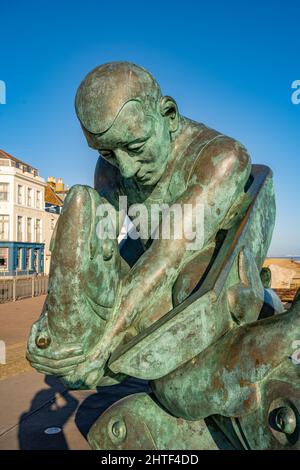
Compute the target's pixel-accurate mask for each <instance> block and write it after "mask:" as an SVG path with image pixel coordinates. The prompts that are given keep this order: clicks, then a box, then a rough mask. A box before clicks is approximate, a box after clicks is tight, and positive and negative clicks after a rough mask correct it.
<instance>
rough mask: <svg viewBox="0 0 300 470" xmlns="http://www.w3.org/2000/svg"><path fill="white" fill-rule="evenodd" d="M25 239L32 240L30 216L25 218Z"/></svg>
mask: <svg viewBox="0 0 300 470" xmlns="http://www.w3.org/2000/svg"><path fill="white" fill-rule="evenodd" d="M27 241H28V242H32V218H31V217H28V218H27Z"/></svg>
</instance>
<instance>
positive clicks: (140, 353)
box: [27, 62, 300, 449]
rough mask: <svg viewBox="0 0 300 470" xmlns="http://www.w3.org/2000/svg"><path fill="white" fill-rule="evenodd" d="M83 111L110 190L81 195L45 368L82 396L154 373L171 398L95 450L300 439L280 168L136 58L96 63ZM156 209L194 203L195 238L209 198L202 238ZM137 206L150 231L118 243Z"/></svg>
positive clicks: (142, 405) (96, 438)
mask: <svg viewBox="0 0 300 470" xmlns="http://www.w3.org/2000/svg"><path fill="white" fill-rule="evenodd" d="M76 112H77V116H78V118H79V121H80V124H81V127H82V130H83V133H84V135H85V138H86V140H87V143H88V145H89V146H90V147H92V148H93V149H95V150H96V151H97V152H98V154H99V157H98V162H97V165H96V171H95V184H94V186H95V188H94V189H92V188H90V187H88V186H80V185H76V186H74V187H73V188H72V189H71V190H70V192H69V194H68V196H67V198H66V201H65V205H64V208H63V212H62V215H61V216H60V219H59V221H58V223H57V227H56V233H55V235H54V237H53V240H52V261H51V273H50V282H49V293H48V296H47V299H46V302H45V305H44V309H43V312H42V315H41V317H40V319H39V320H38V321H37V322H36V323H35V324H34V325H33V327H32V329H31V333H30V336H29V340H28V351H27V357H28V359H29V361H30V362H31V364H32V365H33V366H34V367H35V368H36V369H37V370H39V371H40V372H43V373H46V374H54V375H56V376H58V377H60V379H61V380H62V381H63V383H64V384H65V385H66V386H67V387H69V388H75V389H76V388H95V387H96V386H104V385H107V384H117V383H119V382H120V381H122V380H123V379H124V378H125V377H127V376H133V377H139V378H142V379H147V380H150V381H151V384H152V389H153V394H154V395H155V400H154V399H153V397H154V396H153V395H152V396H151V395H150V396H147V395H134V396H132V397H130V398H126V399H124V400H122V401H121V402H119V403H117V404H115V405H113V406H112V407H111V408H110V409H109V410H108V411H107V412H105V413H104V414H103V415H102V416H101V417H100V418H99V420H98V421H97V422H96V423H95V425H94V426H93V428H92V429H91V431H90V433H89V442H90V444H91V446H92V447H93V448H95V449H115V448H117V449H138V448H144V449H154V448H157V449H168V448H169V449H197V448H199V449H200V448H205V449H212V448H232V447H233V448H249V449H259V448H262V449H269V448H298V447H299V432H300V428H299V409H300V407H299V406H300V402H299V365H298V364H299V361H298V360H297V355H296V356H295V348H296V346H295V345H296V344H297V341H298V333H299V340H300V325H299V301H298V302H297V300H295V303H294V305H293V307H292V308H291V311H289V312H284V309H283V307H282V305H281V303H280V301H279V299H278V298H277V297H276V295H275V293H273V292H272V291H271V290H270V289H268V287H269V281H268V280H267V281H266V279H265V278H266V273H261V269H262V264H263V261H264V259H265V257H266V254H267V251H268V248H269V245H270V242H271V237H272V232H273V227H274V222H275V201H274V190H273V184H272V173H271V171H270V170H269V169H268V168H267V167H264V166H260V165H253V166H252V165H251V162H250V157H249V155H248V153H247V150H246V149H245V148H244V147H243V146H242V145H241V144H240V143H239V142H237V141H236V140H234V139H233V138H230V137H227V136H225V135H223V134H221V133H220V132H218V131H215V130H213V129H210V128H208V127H207V126H205V125H204V124H200V123H196V122H194V121H192V120H190V119H188V118H185V117H183V116H181V115H180V114H179V111H178V107H177V104H176V102H175V100H174V99H173V98H171V97H169V96H163V95H162V93H161V90H160V87H159V86H158V84H157V82H156V81H155V79H154V78H153V77H152V75H151V74H149V72H147V71H146V70H145V69H143V68H141V67H138V66H136V65H134V64H131V63H127V62H113V63H109V64H105V65H102V66H100V67H97V68H96V69H94V70H93V71H92V72H90V73H89V74H88V75H87V77H86V78H85V79H84V80H83V82H82V83H81V85H80V87H79V89H78V92H77V95H76ZM125 196H126V197H127V201H126V205H125V208H124V206H120V197H121V198H122V197H123V198H124V197H125ZM134 204H135V205H136V204H139V205H141V204H142V205H143V210H144V211H145V212H144V217H146V216H147V217H146V218H144V219H142V218H141V217H140V216H139V217H137V216H136V215H135V216H134V215H133V212H132V207H133V205H134ZM155 204H156V205H165V207H167V208H170V207H171V208H174V207H175V206H174V205H176V206H177V207H179V208H180V209H181V208H185V207H186V205H189V207H190V208H191V209H192V210H191V211H190V212H189V213H188V215H187V221H188V222H189V223H190V227H191V228H192V233H193V236H194V238H195V239H197V229H199V224H198V225H197V223H198V222H197V218H196V217H195V215H194V214H195V212H194V209H196V208H197V207H198V206H201V207H202V208H203V212H202V219H201V229H202V232H201V235H202V238H201V244H197V245H195V246H196V247H195V248H193V249H190V244H191V241H192V242H193V241H195V240H194V238H189V237H188V236H187V234H186V232H183V233H182V234H181V236H177V235H178V234H177V235H176V233H177V232H176V230H177V228H178V223H177V219H176V218H175V216H174V213H172V217H173V218H172V221H173V226H172V229H171V230H170V233H169V237H163V236H161V234H163V233H165V232H164V230H165V229H166V225H165V219H164V218H163V217H162V214H160V217H159V218H158V219H157V222H156V225H154V226H153V213H152V209H153V206H154V205H155ZM104 208H105V210H104ZM168 211H169V212H168ZM168 211H167V213H168V215H169V219H168V220H169V222H170V220H171V211H170V210H169V209H168ZM113 214H114V216H113ZM126 215H127V216H128V217H129V218H130V219H131V220H132V223H133V226H134V227H135V231H134V232H132V233H135V234H139V239H136V238H137V237H133V236H132V237H131V238H128V239H127V240H125V241H123V242H122V244H121V245H118V242H117V237H118V234H119V232H120V229H121V226H122V225H123V222H124V218H125V216H126ZM116 216H117V217H116ZM176 224H177V225H176ZM99 227H100V229H101V227H102V229H103V227H104V229H103V230H102V229H101V230H102V231H101V230H100V232H101V236H99ZM142 229H143V230H142ZM197 240H198V239H197ZM262 279H263V282H262ZM267 317H268V318H267ZM297 361H298V362H297ZM133 429H134V430H135V431H133ZM162 430H163V431H162Z"/></svg>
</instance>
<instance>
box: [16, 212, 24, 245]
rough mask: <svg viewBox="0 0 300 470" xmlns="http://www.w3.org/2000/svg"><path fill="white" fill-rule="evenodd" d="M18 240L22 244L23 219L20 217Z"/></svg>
mask: <svg viewBox="0 0 300 470" xmlns="http://www.w3.org/2000/svg"><path fill="white" fill-rule="evenodd" d="M17 240H18V242H21V241H22V240H23V217H22V216H21V215H18V219H17Z"/></svg>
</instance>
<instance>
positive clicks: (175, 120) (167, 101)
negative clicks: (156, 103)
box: [160, 96, 179, 132]
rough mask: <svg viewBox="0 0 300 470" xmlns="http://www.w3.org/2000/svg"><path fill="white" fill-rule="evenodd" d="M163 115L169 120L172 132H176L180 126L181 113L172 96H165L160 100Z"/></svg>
mask: <svg viewBox="0 0 300 470" xmlns="http://www.w3.org/2000/svg"><path fill="white" fill-rule="evenodd" d="M160 112H161V115H162V116H164V117H166V118H168V120H169V127H170V132H176V131H177V129H178V125H179V113H178V108H177V104H176V101H175V100H173V98H171V97H170V96H163V97H162V98H161V100H160Z"/></svg>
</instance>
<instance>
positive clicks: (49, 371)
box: [31, 362, 75, 377]
mask: <svg viewBox="0 0 300 470" xmlns="http://www.w3.org/2000/svg"><path fill="white" fill-rule="evenodd" d="M31 365H32V367H34V368H35V369H36V370H37V371H38V372H41V373H42V374H46V375H56V376H58V377H60V376H61V377H63V376H64V375H68V374H70V373H71V372H73V371H74V368H75V367H74V366H71V367H64V368H62V369H56V368H53V367H47V366H45V365H41V364H39V363H37V362H31Z"/></svg>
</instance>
